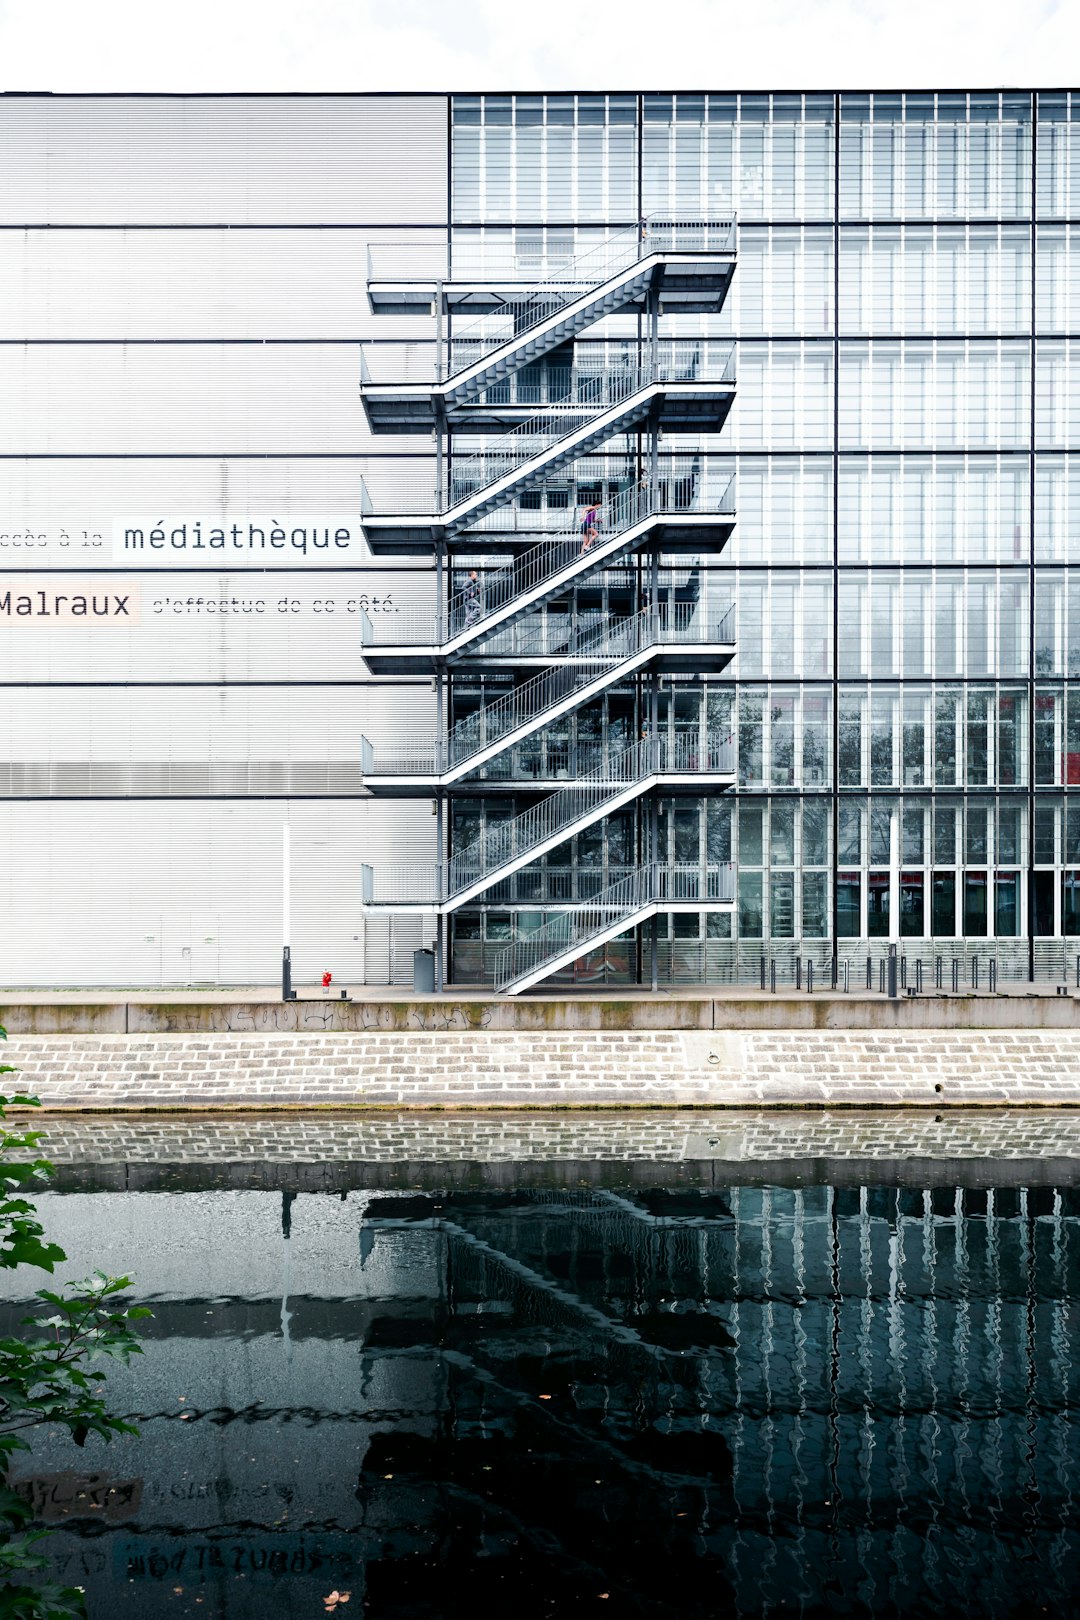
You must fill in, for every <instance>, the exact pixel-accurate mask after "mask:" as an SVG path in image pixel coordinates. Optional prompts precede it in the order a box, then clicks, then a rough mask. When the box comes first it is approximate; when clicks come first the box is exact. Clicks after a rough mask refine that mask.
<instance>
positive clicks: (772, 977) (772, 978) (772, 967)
mask: <svg viewBox="0 0 1080 1620" xmlns="http://www.w3.org/2000/svg"><path fill="white" fill-rule="evenodd" d="M769 989H770V990H771V991H772V993H773V995H774V996H775V994H776V957H775V956H774V957H773V959H772V961H771V962H770V963H769Z"/></svg>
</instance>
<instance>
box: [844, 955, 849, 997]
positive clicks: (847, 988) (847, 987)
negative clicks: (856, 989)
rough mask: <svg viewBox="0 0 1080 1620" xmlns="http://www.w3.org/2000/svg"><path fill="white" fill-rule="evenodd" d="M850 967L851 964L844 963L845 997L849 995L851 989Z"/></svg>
mask: <svg viewBox="0 0 1080 1620" xmlns="http://www.w3.org/2000/svg"><path fill="white" fill-rule="evenodd" d="M850 966H851V963H850V962H845V963H844V994H845V996H846V995H847V994H848V991H849V989H850V980H849V978H848V969H849V968H850Z"/></svg>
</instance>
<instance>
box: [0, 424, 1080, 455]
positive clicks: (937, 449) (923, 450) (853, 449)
mask: <svg viewBox="0 0 1080 1620" xmlns="http://www.w3.org/2000/svg"><path fill="white" fill-rule="evenodd" d="M630 431H631V433H632V432H633V430H630ZM1073 450H1080V440H1078V441H1077V442H1076V443H1075V444H1040V445H1036V446H1035V452H1036V454H1037V455H1046V456H1061V455H1065V454H1067V453H1069V452H1071V451H1073ZM615 453H616V454H617V453H618V452H615ZM688 453H690V452H686V451H681V452H680V451H678V450H672V451H669V452H668V454H669V455H672V456H677V455H680V454H684V455H685V454H688ZM713 453H714V454H716V455H724V456H732V457H735V456H738V457H740V458H742V459H743V460H754V461H769V460H780V461H792V460H798V459H802V460H806V461H819V460H820V461H825V460H831V459H832V456H833V451H832V450H831V449H828V450H810V449H802V450H760V449H758V450H738V449H735V448H734V447H731V446H727V447H721V448H720V449H718V450H716V451H715V452H713ZM837 454H838V455H839V456H840V458H841V460H844V459H846V458H847V457H873V456H922V457H924V458H925V457H928V456H977V457H978V458H979V459H980V460H982V459H985V458H986V457H987V456H1005V457H1021V456H1027V455H1029V454H1030V446H1028V445H992V446H990V447H988V448H987V447H983V446H976V445H963V444H946V445H925V444H924V445H918V446H916V447H914V448H912V449H904V448H902V447H901V446H899V445H878V446H876V447H874V448H870V447H865V446H861V445H860V446H855V445H844V446H842V447H841V448H840V450H839V451H838V452H837ZM434 459H435V457H434V452H432V451H422V450H378V449H375V450H370V449H369V450H3V451H0V461H428V462H434Z"/></svg>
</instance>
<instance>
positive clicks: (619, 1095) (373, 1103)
mask: <svg viewBox="0 0 1080 1620" xmlns="http://www.w3.org/2000/svg"><path fill="white" fill-rule="evenodd" d="M0 1053H2V1056H3V1058H4V1060H5V1061H7V1062H8V1063H10V1064H12V1065H14V1066H15V1067H16V1068H17V1070H18V1071H19V1072H18V1076H17V1078H16V1076H8V1077H7V1080H8V1087H7V1089H8V1091H9V1092H10V1091H11V1090H13V1089H14V1086H15V1085H17V1086H18V1087H19V1088H20V1089H22V1090H25V1091H27V1092H32V1093H33V1094H35V1095H36V1096H38V1097H39V1098H40V1099H41V1101H42V1103H43V1104H44V1105H45V1107H46V1108H48V1109H92V1110H114V1109H115V1110H126V1111H130V1110H140V1109H203V1108H207V1109H237V1108H240V1109H275V1108H312V1107H330V1108H368V1109H372V1108H408V1109H425V1108H442V1109H446V1108H529V1107H532V1108H590V1107H591V1108H597V1107H622V1108H629V1107H632V1108H641V1107H646V1108H664V1107H697V1108H748V1107H749V1108H760V1107H786V1108H830V1107H831V1108H836V1107H849V1108H850V1107H858V1108H873V1107H877V1108H882V1107H885V1108H890V1107H924V1108H934V1109H942V1108H954V1107H972V1106H976V1107H985V1106H993V1105H997V1106H1001V1105H1009V1106H1022V1107H1026V1108H1032V1107H1073V1106H1075V1107H1080V1030H1063V1029H1062V1030H1046V1029H1043V1030H1038V1029H1034V1030H1033V1029H1024V1028H1018V1029H1011V1030H1002V1029H996V1030H982V1029H969V1030H963V1031H957V1030H934V1031H928V1030H903V1031H898V1030H889V1031H872V1030H858V1031H854V1030H846V1031H845V1030H814V1031H804V1030H776V1029H771V1030H754V1031H749V1030H713V1031H700V1030H631V1031H604V1032H599V1031H589V1030H578V1031H574V1032H570V1031H566V1032H550V1031H535V1032H525V1031H473V1030H466V1031H462V1030H446V1031H442V1032H440V1033H431V1032H428V1031H413V1032H406V1031H400V1030H393V1031H382V1030H372V1031H365V1032H340V1033H338V1032H331V1033H308V1032H303V1033H300V1032H296V1033H280V1034H255V1033H247V1032H239V1031H238V1032H233V1033H219V1034H128V1035H109V1034H77V1035H76V1034H65V1035H60V1034H58V1035H31V1034H14V1035H12V1036H11V1037H10V1038H9V1040H8V1041H7V1043H6V1047H3V1048H0ZM1077 1124H1078V1128H1080V1119H1078V1121H1077Z"/></svg>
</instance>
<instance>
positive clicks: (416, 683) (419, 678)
mask: <svg viewBox="0 0 1080 1620" xmlns="http://www.w3.org/2000/svg"><path fill="white" fill-rule="evenodd" d="M430 685H431V677H430V675H416V676H412V677H409V676H393V675H391V676H386V677H384V678H383V679H382V680H354V679H349V680H341V679H332V678H331V679H326V680H310V681H308V680H273V679H272V678H267V679H263V680H248V681H244V680H237V681H64V680H60V681H0V690H2V689H4V688H7V687H17V688H23V687H53V686H55V687H65V686H72V687H84V686H105V687H113V688H116V689H117V690H123V689H126V688H127V687H129V686H176V687H187V686H355V687H359V688H367V687H369V686H378V687H379V688H380V690H382V691H385V690H387V689H389V688H391V687H395V686H406V687H408V686H412V687H424V686H427V687H430Z"/></svg>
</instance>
